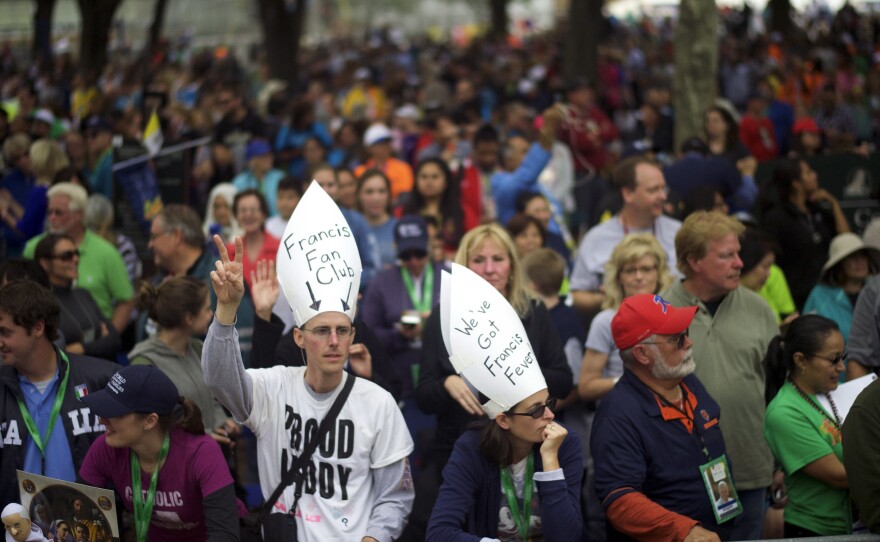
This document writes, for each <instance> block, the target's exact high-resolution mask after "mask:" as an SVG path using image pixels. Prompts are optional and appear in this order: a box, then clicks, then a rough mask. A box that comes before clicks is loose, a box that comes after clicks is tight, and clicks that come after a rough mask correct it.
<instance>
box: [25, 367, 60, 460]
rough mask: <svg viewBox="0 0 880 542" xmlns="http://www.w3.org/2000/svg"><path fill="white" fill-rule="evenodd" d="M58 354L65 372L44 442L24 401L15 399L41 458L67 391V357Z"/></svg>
mask: <svg viewBox="0 0 880 542" xmlns="http://www.w3.org/2000/svg"><path fill="white" fill-rule="evenodd" d="M58 353H60V354H61V359H63V360H64V361H65V362H66V363H67V370H66V371H64V378H62V379H61V385H60V386H58V392H57V393H55V402H54V403H52V413H51V414H50V415H49V427H48V428H47V429H46V440H45V442H44V441H43V437H42V436H40V430H39V429H37V424H36V423H35V422H34V419H33V418H32V417H31V413H30V412H28V409H27V405H25V404H24V401H22V400H21V399H19V398H18V397H16V398H15V400H16V401H18V409H19V410H21V416H22V418H24V425H25V427H27V431H28V433H29V434H30V436H31V439H33V441H34V444H36V445H37V448H39V449H40V454H41V455H42V456H43V457H46V446H47V445H48V444H49V437H50V436H51V435H52V429H54V428H55V421H56V420H57V419H58V413H59V412H61V403H62V402H63V401H64V392H65V391H67V379H68V378H69V377H70V362H69V361H67V355H66V354H65V353H64V352H62V351H60V350H58Z"/></svg>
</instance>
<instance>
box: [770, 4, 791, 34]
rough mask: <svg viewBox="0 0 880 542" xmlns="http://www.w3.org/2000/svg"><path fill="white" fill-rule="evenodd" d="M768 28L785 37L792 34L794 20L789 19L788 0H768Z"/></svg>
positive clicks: (789, 7)
mask: <svg viewBox="0 0 880 542" xmlns="http://www.w3.org/2000/svg"><path fill="white" fill-rule="evenodd" d="M770 19H771V20H770V29H771V30H773V31H774V32H779V33H780V34H782V36H783V37H784V38H785V39H791V38H793V37H794V36H793V35H792V34H793V31H794V22H793V21H792V20H791V1H790V0H770Z"/></svg>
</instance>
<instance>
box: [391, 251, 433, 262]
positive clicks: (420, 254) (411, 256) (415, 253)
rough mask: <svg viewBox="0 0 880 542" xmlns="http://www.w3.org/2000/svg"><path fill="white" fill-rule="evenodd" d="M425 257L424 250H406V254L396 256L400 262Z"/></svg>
mask: <svg viewBox="0 0 880 542" xmlns="http://www.w3.org/2000/svg"><path fill="white" fill-rule="evenodd" d="M427 255H428V253H427V252H425V251H424V250H407V251H406V252H401V253H400V254H398V255H397V257H398V258H400V261H402V262H408V261H410V260H413V259H416V260H421V259H422V258H424V257H425V256H427Z"/></svg>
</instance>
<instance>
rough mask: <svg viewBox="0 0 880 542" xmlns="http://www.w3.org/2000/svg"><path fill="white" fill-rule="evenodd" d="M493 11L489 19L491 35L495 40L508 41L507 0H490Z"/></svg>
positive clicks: (490, 7)
mask: <svg viewBox="0 0 880 542" xmlns="http://www.w3.org/2000/svg"><path fill="white" fill-rule="evenodd" d="M489 9H490V10H491V12H492V16H491V20H490V21H489V24H490V27H489V37H490V38H491V39H492V41H495V42H504V41H507V24H508V22H509V21H508V20H507V0H489Z"/></svg>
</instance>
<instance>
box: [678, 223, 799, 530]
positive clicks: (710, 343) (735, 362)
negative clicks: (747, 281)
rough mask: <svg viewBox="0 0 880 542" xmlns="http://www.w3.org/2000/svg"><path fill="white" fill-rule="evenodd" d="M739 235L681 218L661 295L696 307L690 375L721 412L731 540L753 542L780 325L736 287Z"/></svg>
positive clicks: (733, 226) (730, 226) (765, 476)
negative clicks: (732, 493)
mask: <svg viewBox="0 0 880 542" xmlns="http://www.w3.org/2000/svg"><path fill="white" fill-rule="evenodd" d="M743 230H744V227H743V225H742V224H741V223H739V222H738V221H737V220H736V219H734V218H733V217H730V216H727V215H725V214H722V213H718V212H706V211H698V212H696V213H693V214H692V215H690V216H689V217H687V219H686V220H685V221H684V223H683V224H682V226H681V229H679V231H678V233H677V234H676V236H675V253H676V259H677V264H678V270H679V271H681V273H682V274H684V276H685V278H684V280H683V281H682V282H680V283H676V284H673V285H672V286H670V287H669V288H668V289H667V290H666V291H664V292H661V295H662V296H663V297H664V298H665V299H667V300H668V301H669V302H670V303H672V304H673V305H675V306H676V307H686V306H692V305H696V306H697V307H698V309H697V313H696V315H695V316H694V321H693V323H692V324H691V327H690V331H691V334H690V337H691V339H692V340H693V343H694V359H696V361H697V367H696V373H695V374H696V375H697V376H698V377H699V379H700V381H701V382H703V383H704V384H705V385H706V389H707V390H709V393H710V394H711V395H712V397H713V398H714V399H715V400H716V401H718V404H719V405H720V406H721V411H722V412H723V413H724V417H723V419H722V420H721V430H722V431H723V432H724V436H725V438H726V439H727V443H728V444H729V447H728V449H729V451H730V462H731V464H732V465H733V469H734V470H733V474H734V479H733V481H734V483H735V486H736V491H737V493H738V494H739V498H740V500H741V502H742V508H743V513H742V514H740V515H739V516H738V517H737V518H736V521H735V522H732V523H735V524H734V527H733V533H732V534H731V540H758V539H761V538H763V536H762V535H763V531H764V510H765V507H766V499H767V488H768V486H770V485H771V482H773V456H772V455H771V453H770V449H769V448H768V447H767V443H766V442H765V441H764V436H763V431H764V429H763V428H764V406H765V403H764V369H763V360H764V356H765V355H766V353H767V346H768V345H769V344H770V341H771V339H772V338H773V336H774V335H776V334H777V333H778V329H779V328H778V327H777V325H776V318H775V317H774V315H773V312H772V310H771V309H770V307H769V305H767V302H766V301H764V299H763V298H761V297H760V296H759V295H758V294H756V293H754V292H752V291H751V290H749V289H747V288H745V287H744V286H740V284H739V279H740V272H741V271H742V267H743V263H742V260H740V258H739V250H740V244H739V236H740V235H742V233H743ZM777 483H778V484H780V485H781V483H782V480H781V476H780V477H779V479H778V480H777ZM774 493H775V491H774Z"/></svg>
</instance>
